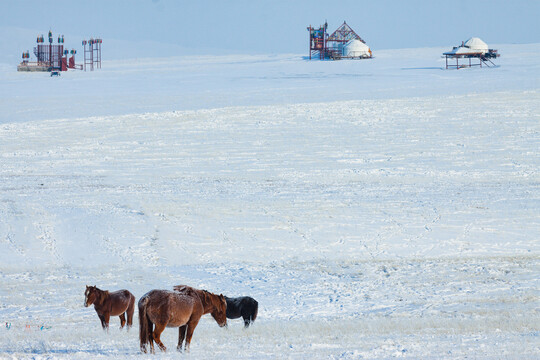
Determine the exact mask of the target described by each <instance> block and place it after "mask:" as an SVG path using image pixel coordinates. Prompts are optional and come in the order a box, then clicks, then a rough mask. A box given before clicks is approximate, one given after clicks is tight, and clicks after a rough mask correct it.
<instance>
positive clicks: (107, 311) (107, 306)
mask: <svg viewBox="0 0 540 360" xmlns="http://www.w3.org/2000/svg"><path fill="white" fill-rule="evenodd" d="M92 304H94V309H96V312H97V314H98V316H99V319H100V320H101V326H103V329H106V330H108V329H109V318H110V317H111V316H120V329H121V328H123V327H124V325H125V324H126V317H125V315H126V314H127V326H128V327H127V328H128V329H129V328H130V327H131V325H132V324H133V312H134V311H135V296H133V294H132V293H130V292H129V291H127V290H118V291H115V292H112V293H111V292H109V291H107V290H100V289H98V288H97V287H95V286H88V285H87V286H86V291H85V292H84V306H85V307H88V306H90V305H92Z"/></svg>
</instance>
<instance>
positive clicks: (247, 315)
mask: <svg viewBox="0 0 540 360" xmlns="http://www.w3.org/2000/svg"><path fill="white" fill-rule="evenodd" d="M225 300H226V301H227V318H228V319H238V318H239V317H240V316H241V317H242V318H243V319H244V327H246V328H247V327H248V326H249V325H250V324H251V323H252V322H254V321H255V319H256V318H257V311H258V309H259V303H258V302H257V300H255V299H254V298H251V297H249V296H241V297H237V298H230V297H227V296H225Z"/></svg>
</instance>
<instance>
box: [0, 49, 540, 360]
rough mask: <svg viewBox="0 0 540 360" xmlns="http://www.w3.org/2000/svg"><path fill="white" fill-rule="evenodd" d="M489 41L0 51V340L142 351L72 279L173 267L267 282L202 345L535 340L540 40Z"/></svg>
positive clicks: (322, 352)
mask: <svg viewBox="0 0 540 360" xmlns="http://www.w3.org/2000/svg"><path fill="white" fill-rule="evenodd" d="M500 49H507V51H508V54H506V53H504V52H503V51H501V52H503V57H501V59H500V61H499V59H498V63H499V64H500V65H501V66H500V67H498V68H492V69H485V68H483V69H479V68H477V69H461V70H448V71H447V70H442V69H441V68H440V67H441V66H442V65H443V64H444V60H441V58H440V53H442V51H443V50H444V49H411V50H399V51H397V52H392V51H386V52H380V53H377V52H374V54H375V56H376V58H375V59H372V60H364V61H341V62H320V61H312V62H309V61H306V60H305V59H303V58H302V57H301V56H288V55H280V56H239V57H225V56H221V57H220V56H218V57H214V58H210V57H199V58H188V57H186V58H171V59H153V60H131V61H127V60H126V61H123V62H111V63H109V62H106V61H105V62H104V63H103V69H102V70H100V71H96V72H87V73H83V72H72V71H70V72H67V73H64V74H62V76H61V77H60V78H50V77H48V75H47V74H30V73H28V74H23V73H16V72H15V67H14V66H12V65H7V64H3V65H0V69H1V70H0V79H1V82H0V95H1V97H0V162H1V167H0V276H1V282H0V283H1V287H0V321H1V322H2V324H5V323H6V322H8V323H10V324H11V328H10V329H7V328H6V326H4V325H2V327H1V328H0V358H8V359H11V358H35V359H51V358H60V359H68V358H69V359H96V358H101V359H112V358H126V359H127V358H131V357H133V356H138V354H139V343H138V328H137V325H138V316H137V315H135V319H134V321H135V324H134V325H135V326H134V328H133V329H131V331H130V332H126V331H125V330H124V331H120V330H118V329H117V327H118V325H119V320H118V318H117V317H116V318H112V319H111V329H110V331H109V333H104V332H103V331H102V330H101V327H100V324H99V320H98V318H97V315H96V314H95V312H94V310H93V309H92V308H84V307H83V300H84V288H85V285H97V286H98V287H100V288H103V289H109V290H116V289H120V288H127V289H129V290H131V291H132V292H133V293H134V294H135V296H136V297H137V298H139V297H140V296H142V295H143V294H144V293H145V292H147V291H149V290H151V289H154V288H164V289H170V288H171V287H172V286H173V285H176V284H188V285H192V286H195V287H200V288H205V289H208V290H209V291H212V292H216V293H223V294H226V295H229V296H240V295H250V296H252V297H254V298H255V299H257V300H258V301H259V315H258V318H257V320H256V321H255V324H254V326H253V327H251V328H249V329H247V330H244V329H242V322H241V321H239V320H230V322H229V328H228V329H227V330H225V329H221V328H219V327H218V326H217V325H216V324H215V323H214V321H213V320H212V318H211V317H209V316H207V317H204V318H203V319H202V320H201V322H200V324H199V326H198V327H197V329H196V330H195V334H194V337H193V342H192V347H191V357H193V358H226V359H251V358H254V359H258V358H262V359H275V358H336V359H337V358H340V359H356V358H366V359H381V358H392V357H403V358H411V359H419V358H422V359H427V358H433V359H439V358H471V357H473V358H480V359H500V358H531V359H532V358H538V357H540V325H539V324H540V300H539V296H540V173H539V170H538V169H539V168H540V153H539V149H540V115H539V114H540V92H539V86H538V85H539V83H538V81H539V78H540V61H539V60H538V59H539V58H540V45H538V44H532V45H522V46H517V45H511V46H510V45H509V46H506V47H500ZM510 50H511V51H510ZM396 53H397V54H398V56H394V54H396ZM428 55H429V56H431V57H432V59H430V58H429V56H428ZM441 62H442V63H441ZM42 326H43V329H41V327H42ZM177 335H178V334H177V330H174V329H166V330H165V332H164V334H163V340H164V343H165V345H167V346H168V348H169V349H170V352H168V353H165V354H158V355H157V358H160V359H161V358H163V359H168V358H177V357H178V354H177V353H176V352H175V350H174V349H175V346H176V342H177ZM145 358H147V357H145Z"/></svg>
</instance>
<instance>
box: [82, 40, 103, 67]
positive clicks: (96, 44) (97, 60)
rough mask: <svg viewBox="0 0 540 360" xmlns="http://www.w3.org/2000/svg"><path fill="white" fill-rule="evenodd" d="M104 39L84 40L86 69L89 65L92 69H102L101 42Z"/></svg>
mask: <svg viewBox="0 0 540 360" xmlns="http://www.w3.org/2000/svg"><path fill="white" fill-rule="evenodd" d="M102 43H103V40H102V39H93V38H90V40H88V41H86V40H83V42H82V45H83V47H84V71H86V68H87V67H88V68H89V69H90V71H94V66H95V68H96V69H101V44H102ZM87 45H88V46H87Z"/></svg>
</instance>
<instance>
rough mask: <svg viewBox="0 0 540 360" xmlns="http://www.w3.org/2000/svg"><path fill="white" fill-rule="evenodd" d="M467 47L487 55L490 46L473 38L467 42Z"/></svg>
mask: <svg viewBox="0 0 540 360" xmlns="http://www.w3.org/2000/svg"><path fill="white" fill-rule="evenodd" d="M464 46H465V47H467V48H469V49H471V50H473V51H475V52H479V53H483V54H485V53H487V52H488V51H489V49H488V46H487V44H486V43H485V42H483V41H482V39H480V38H477V37H472V38H470V39H469V40H467V41H465V44H464Z"/></svg>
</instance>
